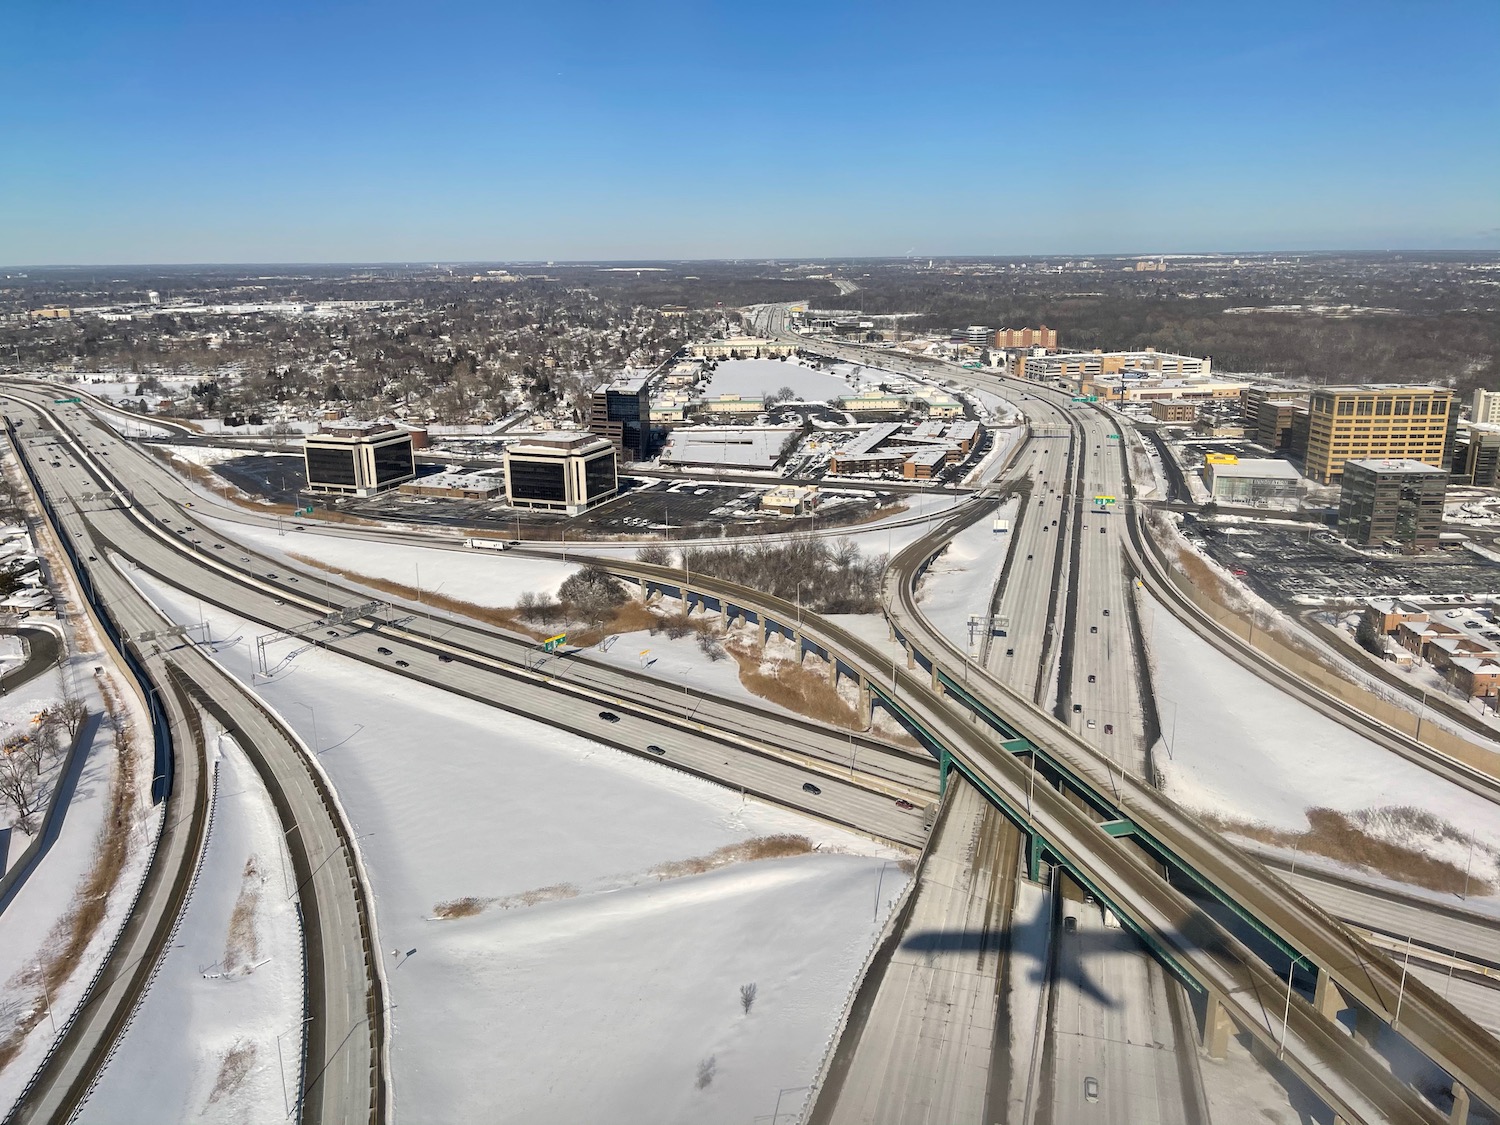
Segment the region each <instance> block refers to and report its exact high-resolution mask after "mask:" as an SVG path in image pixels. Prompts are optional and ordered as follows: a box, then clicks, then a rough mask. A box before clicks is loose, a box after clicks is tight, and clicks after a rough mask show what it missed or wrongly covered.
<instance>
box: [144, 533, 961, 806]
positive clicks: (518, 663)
mask: <svg viewBox="0 0 1500 1125" xmlns="http://www.w3.org/2000/svg"><path fill="white" fill-rule="evenodd" d="M117 530H118V531H119V533H120V537H121V538H122V539H124V538H125V537H126V536H128V537H129V539H130V542H129V543H124V542H122V543H121V544H120V549H121V551H122V553H125V554H127V555H130V556H131V557H134V558H135V559H137V560H138V562H139V563H140V564H141V565H143V566H145V567H146V568H147V569H148V570H151V571H153V572H155V573H157V574H159V575H162V576H163V577H164V578H166V579H167V580H169V581H171V580H173V576H174V573H175V572H176V571H177V570H178V568H179V566H180V564H182V563H183V562H184V561H185V560H184V559H183V556H181V555H180V554H179V553H178V552H177V550H176V548H175V547H174V546H172V545H169V544H168V543H166V542H165V541H164V540H162V539H161V538H160V537H158V536H157V535H155V534H152V533H150V532H148V531H145V530H144V529H140V528H138V527H137V526H136V525H134V524H133V522H132V523H130V524H129V525H124V524H122V525H121V526H120V527H119V528H117ZM178 530H179V531H182V530H184V529H183V528H179V529H178ZM194 538H195V537H194ZM240 557H242V556H238V555H234V556H232V557H230V558H228V559H226V560H224V564H223V565H226V566H231V567H238V566H239V565H240V564H239V563H238V559H239V558H240ZM215 561H218V560H215ZM252 573H254V574H255V576H256V577H258V578H261V579H265V578H266V577H267V576H268V575H272V574H274V575H276V579H275V580H274V581H276V582H278V583H279V582H283V581H286V582H290V581H293V580H294V577H295V576H291V575H288V574H285V573H284V572H282V571H275V570H269V569H268V570H261V571H258V572H254V571H253V570H252ZM178 580H179V581H180V576H178ZM298 585H299V587H300V588H299V589H297V590H292V589H285V590H284V592H285V593H286V595H287V598H299V599H300V598H306V597H313V598H314V600H315V601H316V600H317V599H316V597H314V596H315V595H317V594H321V593H323V592H324V591H323V588H322V586H321V584H317V585H313V586H311V587H309V586H303V585H302V584H300V583H299V584H298ZM194 589H195V592H196V593H197V594H198V596H200V597H202V598H204V599H205V600H208V601H211V602H214V603H215V604H219V605H222V606H225V607H226V608H232V609H234V610H235V611H236V612H241V613H246V614H248V615H249V616H251V617H254V618H257V619H259V620H261V621H262V622H264V623H267V624H269V625H270V626H272V627H273V628H276V629H295V628H302V627H305V626H306V625H307V624H308V623H309V618H311V617H314V616H316V615H318V614H321V612H322V610H323V608H325V607H324V606H323V605H322V604H321V602H319V605H318V609H317V610H311V609H304V608H302V607H299V606H297V605H294V604H290V603H288V604H277V599H276V598H275V597H273V596H271V595H269V594H266V593H259V592H254V591H253V588H247V587H245V586H243V585H242V584H241V581H240V579H239V578H234V577H230V576H228V575H225V574H223V573H221V572H220V571H218V570H217V569H215V568H212V567H207V568H204V567H202V565H201V564H199V570H198V573H197V575H196V577H195V581H194ZM287 598H283V599H280V600H281V602H286V601H287ZM349 600H350V601H351V602H353V601H355V600H357V595H356V596H355V598H351V599H349ZM322 632H323V635H322V636H320V637H311V636H310V637H309V639H310V640H314V641H316V642H317V643H321V644H324V645H327V646H330V647H336V646H337V644H338V641H339V640H340V636H332V635H330V634H336V633H339V630H336V629H334V630H330V629H325V630H323V631H322ZM342 635H347V634H346V633H345V634H342ZM464 640H467V641H468V643H470V644H471V645H474V646H475V647H476V649H478V650H479V651H484V650H486V649H488V650H489V651H490V652H492V653H495V655H496V656H498V657H500V658H503V659H507V660H508V662H509V663H510V664H512V666H514V667H516V668H520V667H523V666H524V665H525V662H526V661H527V660H528V658H534V656H535V651H534V646H533V645H531V644H529V643H526V642H516V641H510V640H507V639H504V638H497V637H496V636H495V635H494V634H489V633H483V634H478V633H469V632H465V633H464V634H463V635H461V636H460V637H456V638H454V644H455V645H457V644H458V643H461V642H462V641H464ZM497 649H499V650H503V651H499V652H496V650H497ZM415 651H416V652H418V653H420V654H421V655H422V657H423V658H424V659H432V658H433V657H432V655H431V653H430V652H429V651H428V650H426V649H421V648H417V649H416V650H415ZM455 663H457V661H455ZM565 667H566V674H565V675H563V676H561V677H559V676H554V679H559V680H561V681H564V682H572V683H577V684H579V685H580V686H582V687H585V688H587V689H589V690H594V691H601V692H605V693H611V692H614V693H625V694H630V695H634V694H639V692H638V681H635V682H633V681H632V680H631V679H630V678H629V677H628V676H626V675H625V674H623V673H620V672H616V671H614V670H612V669H609V668H608V666H605V665H596V664H593V663H586V664H585V663H582V662H570V663H569V664H567V665H566V666H565ZM655 682H658V683H659V682H660V681H655ZM667 699H668V700H670V702H671V703H673V704H675V703H677V702H678V701H677V699H676V694H675V693H671V694H669V695H668V696H667ZM679 706H680V709H681V710H682V711H683V713H684V714H691V715H693V716H694V719H695V720H696V721H698V722H701V723H702V724H703V725H710V724H712V723H714V722H717V723H718V724H719V725H721V726H722V727H724V729H726V730H737V733H745V732H747V731H754V732H756V733H758V734H759V735H760V737H761V739H762V740H763V741H764V742H765V743H766V745H767V746H772V745H777V746H782V747H787V748H791V749H795V750H799V751H801V752H803V753H804V754H806V755H807V756H809V757H817V758H819V759H820V760H821V761H823V762H824V763H825V764H826V765H827V766H830V767H835V766H842V765H843V763H845V762H847V761H848V760H849V757H850V753H851V750H852V752H853V757H854V759H855V761H856V765H857V767H858V768H859V769H860V771H861V773H862V774H866V775H868V774H869V773H871V772H875V773H877V774H879V775H880V776H882V777H885V778H888V779H889V780H890V781H891V782H892V783H893V784H895V785H896V786H898V787H902V788H905V789H910V790H913V791H915V792H916V793H918V794H919V795H927V794H931V793H933V792H935V786H936V765H935V763H933V762H931V760H930V759H925V760H924V758H923V757H922V756H920V755H911V756H908V755H904V754H895V753H891V752H888V751H885V750H883V749H882V748H880V747H879V746H875V745H871V744H868V743H866V744H863V745H861V744H857V743H855V742H854V740H853V736H852V733H851V734H850V735H849V737H848V739H847V741H839V740H838V739H837V736H833V735H827V736H821V738H816V737H811V736H808V735H807V734H806V733H805V732H802V731H799V730H797V729H796V728H794V727H792V726H791V725H790V724H789V723H785V722H778V721H777V720H776V719H775V718H773V717H770V716H760V715H755V714H747V713H746V711H745V710H741V709H736V708H734V707H732V706H729V705H724V704H721V703H719V702H718V701H716V700H714V701H710V700H707V699H706V698H705V697H703V696H688V697H686V698H684V699H683V700H682V701H681V703H680V705H679ZM662 709H663V710H669V711H670V710H672V709H673V708H672V706H670V705H668V706H665V707H663V708H662Z"/></svg>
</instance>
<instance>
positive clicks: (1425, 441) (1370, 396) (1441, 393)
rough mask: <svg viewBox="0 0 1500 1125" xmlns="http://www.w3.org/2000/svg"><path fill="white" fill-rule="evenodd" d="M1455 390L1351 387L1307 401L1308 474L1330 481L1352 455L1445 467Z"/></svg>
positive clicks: (1323, 392)
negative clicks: (1405, 460) (1406, 460)
mask: <svg viewBox="0 0 1500 1125" xmlns="http://www.w3.org/2000/svg"><path fill="white" fill-rule="evenodd" d="M1452 400H1453V392H1452V391H1449V390H1446V389H1444V388H1442V387H1417V386H1413V387H1404V386H1350V387H1324V388H1322V389H1320V390H1315V391H1313V392H1312V394H1311V395H1310V396H1309V400H1308V432H1307V453H1306V464H1307V475H1308V476H1309V477H1311V478H1312V479H1313V480H1315V481H1317V482H1319V483H1320V484H1331V483H1333V481H1334V480H1336V479H1337V478H1338V476H1339V474H1340V473H1342V472H1343V471H1344V463H1345V462H1346V461H1349V460H1359V459H1369V458H1395V459H1403V458H1404V459H1409V460H1412V461H1420V462H1422V463H1423V464H1424V465H1431V466H1432V467H1434V468H1441V467H1442V466H1443V464H1444V461H1445V458H1446V459H1450V460H1451V456H1452V455H1451V445H1450V432H1451V430H1452V427H1450V425H1449V420H1450V417H1451V415H1452V411H1453V402H1452Z"/></svg>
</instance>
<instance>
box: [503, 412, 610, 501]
mask: <svg viewBox="0 0 1500 1125" xmlns="http://www.w3.org/2000/svg"><path fill="white" fill-rule="evenodd" d="M618 491H619V478H618V476H617V470H616V453H615V447H614V443H612V442H611V441H609V440H608V439H607V438H602V437H598V436H597V435H595V434H577V433H566V432H554V433H545V434H538V435H537V436H535V437H531V438H527V439H525V440H524V441H518V442H515V443H513V444H511V445H508V446H506V447H505V501H506V503H508V504H509V505H510V506H511V507H513V508H530V509H533V510H536V511H547V512H566V513H567V514H568V515H570V516H576V515H578V514H580V513H582V512H586V511H587V510H588V509H590V508H592V507H594V506H595V505H597V504H602V503H604V501H606V500H608V499H610V498H611V497H613V496H614V495H615V494H616V493H617V492H618Z"/></svg>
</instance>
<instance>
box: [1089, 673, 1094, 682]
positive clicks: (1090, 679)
mask: <svg viewBox="0 0 1500 1125" xmlns="http://www.w3.org/2000/svg"><path fill="white" fill-rule="evenodd" d="M1093 682H1094V677H1093V675H1092V674H1090V675H1089V683H1093Z"/></svg>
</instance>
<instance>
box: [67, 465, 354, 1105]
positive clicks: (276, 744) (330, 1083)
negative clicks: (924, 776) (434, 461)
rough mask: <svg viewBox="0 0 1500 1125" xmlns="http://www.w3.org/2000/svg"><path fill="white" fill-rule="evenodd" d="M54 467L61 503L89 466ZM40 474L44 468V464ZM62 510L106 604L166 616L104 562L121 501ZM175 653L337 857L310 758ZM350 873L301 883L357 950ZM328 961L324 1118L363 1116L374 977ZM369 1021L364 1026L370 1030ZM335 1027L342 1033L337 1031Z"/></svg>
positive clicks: (335, 931)
mask: <svg viewBox="0 0 1500 1125" xmlns="http://www.w3.org/2000/svg"><path fill="white" fill-rule="evenodd" d="M48 468H50V469H51V470H52V472H54V473H57V474H58V475H59V477H61V476H62V474H64V473H68V474H71V475H70V476H69V477H67V478H65V479H64V480H62V481H61V482H59V481H58V480H56V479H54V480H47V479H45V478H44V479H43V487H44V488H45V489H47V491H48V494H49V496H52V497H53V498H54V503H57V494H56V493H55V492H54V487H55V486H56V485H57V484H59V483H61V484H62V486H63V488H64V489H66V488H67V486H68V484H69V483H71V484H72V485H73V486H74V487H76V486H77V485H78V484H80V483H86V482H87V476H86V474H84V473H83V472H82V471H81V470H79V469H77V468H73V469H61V468H58V467H55V466H52V465H51V464H50V463H49V464H48ZM38 475H39V477H41V476H42V474H41V473H40V472H39V474H38ZM64 495H66V492H64ZM58 511H59V513H60V514H61V516H62V522H63V524H64V526H65V528H66V529H67V532H68V533H69V534H72V535H73V536H74V538H75V540H76V541H78V542H79V544H80V546H82V547H83V548H84V549H85V550H87V551H88V552H89V554H90V555H92V561H91V562H90V563H89V574H90V578H91V580H92V581H93V582H94V584H95V587H96V589H97V590H98V591H99V593H100V595H101V596H102V597H103V598H104V599H105V600H106V602H107V604H110V605H111V606H112V607H113V606H119V607H121V609H120V610H119V611H118V612H120V613H121V614H122V616H123V619H124V622H125V623H127V624H126V627H127V628H128V627H129V626H128V623H129V622H131V621H135V622H137V623H138V624H140V626H141V628H155V627H157V626H156V622H158V621H159V620H160V616H159V615H158V614H157V613H156V612H155V611H154V609H152V610H149V611H148V610H145V609H144V608H142V609H141V610H139V611H137V612H136V613H132V610H131V608H130V607H134V606H138V605H139V606H142V607H143V606H144V605H145V599H143V598H142V597H141V595H140V594H139V592H138V591H136V590H135V588H134V586H133V585H132V584H131V583H129V582H128V581H126V580H125V579H124V577H123V576H121V575H119V574H118V573H117V572H115V571H114V570H113V568H111V567H109V566H108V565H100V561H101V559H102V558H103V553H104V552H105V551H106V550H107V547H106V544H107V543H108V541H109V540H108V537H107V536H106V535H105V534H104V533H103V532H101V531H99V529H98V528H97V527H96V526H95V524H94V522H93V521H94V520H95V519H96V518H98V517H101V516H103V517H106V518H109V517H111V516H112V517H114V518H115V519H116V521H117V522H118V520H119V518H120V517H121V515H122V513H121V512H120V510H119V509H118V508H115V509H105V510H103V511H100V512H93V513H89V517H88V518H87V519H85V518H84V517H83V516H80V515H79V514H78V512H77V511H74V510H72V509H71V508H70V507H68V506H66V505H63V504H58ZM126 522H129V521H128V520H127V521H126ZM132 526H133V525H132ZM137 631H140V630H139V629H138V630H137ZM174 658H175V659H176V660H177V661H178V663H179V664H180V665H181V666H182V667H183V668H184V671H185V672H186V673H187V674H188V676H189V678H191V679H192V680H193V681H194V682H197V683H200V684H207V685H216V686H215V687H214V688H212V689H211V690H213V691H214V697H215V698H216V699H219V700H220V701H221V702H222V703H223V704H224V705H226V706H227V707H228V708H229V709H230V710H231V713H232V714H234V715H235V717H236V721H237V722H239V723H240V725H241V728H242V730H244V731H248V732H251V733H252V737H251V739H250V740H249V741H250V742H251V744H252V746H251V747H247V749H250V748H255V749H260V750H262V752H264V753H265V754H266V758H267V761H268V762H270V764H271V772H272V774H273V776H274V777H275V779H276V783H277V784H278V785H279V786H280V787H281V789H282V790H283V792H285V793H286V794H287V797H288V800H289V802H290V803H291V807H292V808H293V809H294V810H296V815H295V823H296V824H297V825H298V826H299V829H300V834H301V835H302V838H303V840H304V842H305V844H306V847H307V852H308V854H309V856H310V859H311V860H312V861H316V859H317V857H318V856H319V855H321V856H322V857H323V858H324V859H330V858H333V857H335V856H338V855H340V854H343V847H342V841H341V838H340V836H339V835H338V832H337V830H336V829H335V828H334V827H333V825H332V822H331V820H330V819H329V817H328V813H327V809H326V806H325V805H324V804H323V802H322V799H321V796H320V795H319V794H318V793H317V791H316V789H315V788H314V787H313V786H312V783H311V778H310V776H309V775H308V773H307V770H308V768H309V766H308V765H307V763H306V762H305V761H303V760H302V759H301V757H300V755H299V754H298V753H297V752H296V751H295V749H294V748H292V747H291V746H290V744H288V743H286V742H285V740H284V737H283V736H282V735H281V733H280V732H279V731H277V730H276V729H275V728H274V727H272V726H270V724H268V723H267V722H266V721H265V719H264V716H263V715H262V714H261V713H260V712H259V710H258V709H257V708H254V707H252V706H251V705H250V704H249V702H248V700H247V699H246V698H245V696H244V695H243V693H242V692H241V691H239V690H237V685H236V686H231V685H232V681H228V680H227V677H225V676H224V675H223V673H222V672H221V671H220V670H219V669H218V668H217V666H215V665H213V664H212V663H210V662H208V661H207V660H206V659H204V658H203V657H202V654H201V653H198V652H197V651H196V650H195V649H192V648H190V647H189V648H184V649H179V650H175V651H174ZM278 751H280V753H278ZM347 876H348V868H347V867H343V868H342V869H341V868H340V866H339V865H338V864H329V863H326V862H323V863H319V865H318V866H317V867H316V868H315V869H314V876H313V879H312V881H311V882H310V883H309V884H307V885H305V886H304V887H302V888H301V893H302V894H303V895H304V896H305V898H306V899H307V900H308V901H307V902H306V906H307V907H308V910H309V912H311V913H313V914H315V915H316V916H317V918H318V925H319V927H320V929H321V930H322V932H323V933H325V934H329V935H332V938H333V940H334V943H335V947H336V948H339V949H341V950H342V949H347V948H350V947H351V945H352V948H353V949H356V950H358V949H361V947H362V945H363V944H364V943H363V940H362V929H361V926H360V923H359V911H358V907H357V905H355V904H354V897H353V896H354V894H355V888H354V887H353V886H352V885H351V884H350V883H349V881H348V878H347ZM325 952H326V951H325ZM338 960H340V961H344V962H345V968H348V965H347V958H346V957H345V956H344V954H342V953H341V954H340V955H339V958H338ZM322 966H323V973H324V979H325V982H326V987H325V989H324V990H323V992H322V993H321V1000H320V1009H319V1012H318V1016H319V1018H320V1022H318V1023H315V1024H313V1025H312V1027H311V1031H312V1038H311V1039H310V1045H311V1047H312V1048H313V1054H314V1059H315V1061H314V1064H313V1071H314V1072H315V1073H321V1074H323V1076H324V1077H323V1080H322V1085H321V1087H320V1088H321V1089H323V1090H324V1091H325V1098H324V1102H325V1104H324V1107H323V1109H322V1111H319V1115H318V1117H317V1119H319V1120H329V1121H339V1120H348V1121H351V1122H353V1121H362V1120H365V1119H366V1116H367V1114H366V1113H365V1112H362V1111H361V1112H355V1111H354V1107H359V1106H365V1105H368V1102H369V1089H370V1080H369V1074H370V1067H371V1065H372V1064H371V1062H370V1059H371V1051H372V1050H373V1047H372V1045H371V1040H370V1039H369V1032H368V1028H366V1027H365V1025H366V1023H367V1004H366V999H367V996H368V989H369V983H368V977H367V975H366V974H365V972H364V965H363V963H361V966H360V972H359V973H358V974H357V975H356V974H353V972H352V970H350V971H348V972H342V973H341V972H340V971H339V969H338V964H337V962H336V963H335V964H334V965H332V966H330V965H329V963H328V961H327V959H326V957H325V959H324V960H323V962H322ZM321 1020H326V1021H327V1022H326V1025H325V1024H323V1023H322V1022H321ZM362 1028H364V1029H365V1030H364V1032H363V1033H362V1032H361V1029H362ZM335 1032H337V1033H338V1034H336V1035H335V1034H334V1033H335ZM362 1036H363V1037H362ZM320 1037H321V1040H322V1042H325V1043H327V1042H331V1043H333V1044H335V1047H334V1050H335V1054H334V1056H333V1057H332V1058H322V1057H321V1049H320V1047H319V1038H320Z"/></svg>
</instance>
